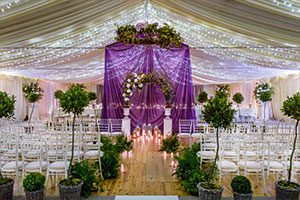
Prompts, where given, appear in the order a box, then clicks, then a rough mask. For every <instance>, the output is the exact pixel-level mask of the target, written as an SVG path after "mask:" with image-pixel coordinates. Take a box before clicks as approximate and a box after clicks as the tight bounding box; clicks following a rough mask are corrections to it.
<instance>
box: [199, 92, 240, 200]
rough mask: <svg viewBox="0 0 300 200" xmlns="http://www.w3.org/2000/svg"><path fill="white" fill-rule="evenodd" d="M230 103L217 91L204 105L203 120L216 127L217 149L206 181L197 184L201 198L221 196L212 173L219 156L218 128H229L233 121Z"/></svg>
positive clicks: (223, 94) (220, 189)
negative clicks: (213, 180)
mask: <svg viewBox="0 0 300 200" xmlns="http://www.w3.org/2000/svg"><path fill="white" fill-rule="evenodd" d="M231 106H232V103H231V102H229V101H228V99H227V94H226V93H225V92H224V91H217V92H216V95H215V97H214V98H211V99H209V100H208V101H207V104H206V105H205V106H204V110H203V116H204V121H205V122H207V123H209V124H211V125H212V126H213V127H214V128H216V129H217V130H216V141H217V149H216V156H215V159H214V162H213V164H212V166H211V167H210V172H209V176H208V179H207V182H202V183H199V184H198V189H199V197H200V199H201V200H210V199H214V200H218V199H221V197H222V192H223V189H224V188H223V187H222V186H220V185H217V184H214V183H213V182H212V175H213V174H214V172H215V170H216V168H217V165H216V163H217V159H218V156H219V130H220V129H221V128H224V129H226V128H229V127H230V124H231V123H232V121H233V117H234V113H235V112H236V111H235V110H234V109H232V108H231Z"/></svg>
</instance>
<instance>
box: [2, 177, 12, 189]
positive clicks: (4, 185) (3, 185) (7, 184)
mask: <svg viewBox="0 0 300 200" xmlns="http://www.w3.org/2000/svg"><path fill="white" fill-rule="evenodd" d="M14 183H15V181H14V179H12V178H11V182H9V183H6V184H2V185H0V188H1V187H7V186H9V185H13V184H14Z"/></svg>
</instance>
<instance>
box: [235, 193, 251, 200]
mask: <svg viewBox="0 0 300 200" xmlns="http://www.w3.org/2000/svg"><path fill="white" fill-rule="evenodd" d="M252 197H253V191H252V192H251V193H250V194H241V193H237V192H233V200H252Z"/></svg>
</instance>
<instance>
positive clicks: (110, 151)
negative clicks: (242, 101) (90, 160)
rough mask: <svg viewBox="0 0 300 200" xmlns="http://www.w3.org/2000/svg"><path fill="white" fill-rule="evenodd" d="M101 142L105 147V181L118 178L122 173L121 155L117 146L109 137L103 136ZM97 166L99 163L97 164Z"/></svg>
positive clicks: (103, 164) (102, 159) (102, 162)
mask: <svg viewBox="0 0 300 200" xmlns="http://www.w3.org/2000/svg"><path fill="white" fill-rule="evenodd" d="M101 142H102V143H103V146H102V148H101V151H103V153H104V154H103V157H102V158H101V168H102V175H103V178H104V179H111V178H116V177H118V175H119V172H120V166H121V158H120V153H119V152H118V151H117V149H116V147H115V145H113V143H112V142H111V140H110V139H109V138H108V137H105V136H101ZM96 166H99V163H98V162H96Z"/></svg>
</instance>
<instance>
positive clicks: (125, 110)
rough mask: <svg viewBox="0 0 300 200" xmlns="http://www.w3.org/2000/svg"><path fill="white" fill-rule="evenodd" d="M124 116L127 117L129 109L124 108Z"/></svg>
mask: <svg viewBox="0 0 300 200" xmlns="http://www.w3.org/2000/svg"><path fill="white" fill-rule="evenodd" d="M124 116H125V117H128V116H129V108H124Z"/></svg>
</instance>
